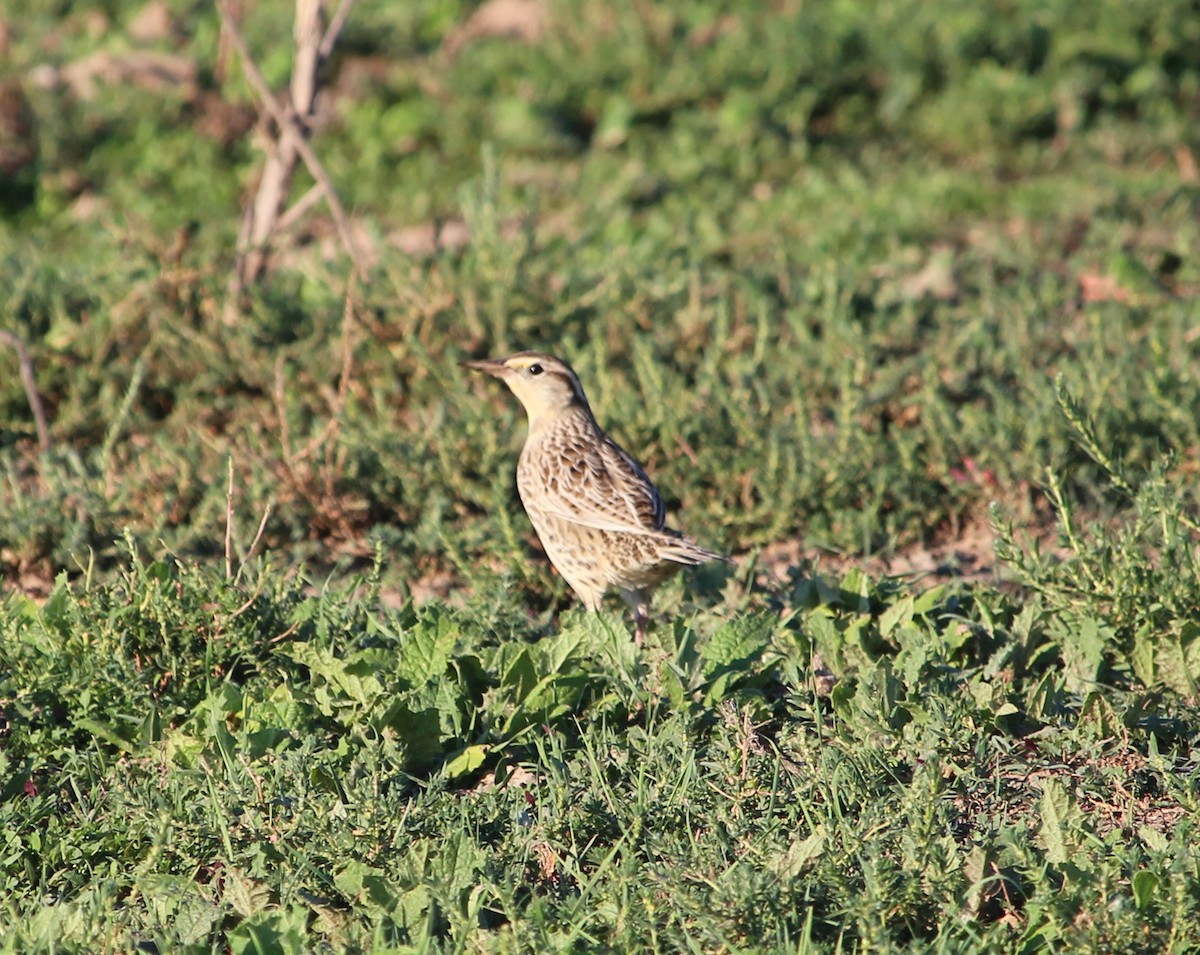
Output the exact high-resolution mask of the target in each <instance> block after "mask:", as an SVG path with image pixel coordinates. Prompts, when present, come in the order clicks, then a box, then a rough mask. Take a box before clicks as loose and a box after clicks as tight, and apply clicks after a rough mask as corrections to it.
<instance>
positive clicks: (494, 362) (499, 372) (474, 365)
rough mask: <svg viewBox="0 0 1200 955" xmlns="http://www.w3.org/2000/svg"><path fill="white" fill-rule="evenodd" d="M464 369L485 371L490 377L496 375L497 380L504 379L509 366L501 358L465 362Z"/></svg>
mask: <svg viewBox="0 0 1200 955" xmlns="http://www.w3.org/2000/svg"><path fill="white" fill-rule="evenodd" d="M462 364H463V367H464V368H471V369H473V370H475V371H485V372H487V373H488V374H489V375H494V376H495V377H497V378H503V377H504V376H505V374H507V372H508V366H507V365H506V364H504V362H503V361H502V360H501V359H499V358H484V359H482V360H481V361H464V362H463V363H462Z"/></svg>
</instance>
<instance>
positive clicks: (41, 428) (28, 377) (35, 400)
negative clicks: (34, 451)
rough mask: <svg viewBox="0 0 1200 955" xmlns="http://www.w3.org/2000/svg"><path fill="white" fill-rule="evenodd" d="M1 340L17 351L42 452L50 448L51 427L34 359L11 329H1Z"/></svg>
mask: <svg viewBox="0 0 1200 955" xmlns="http://www.w3.org/2000/svg"><path fill="white" fill-rule="evenodd" d="M0 342H4V343H5V344H6V345H8V346H10V347H11V348H12V349H13V351H15V352H16V353H17V367H18V368H19V369H20V371H21V385H22V387H23V388H24V389H25V400H26V401H28V402H29V410H30V411H32V412H33V423H34V425H35V426H36V427H37V436H38V448H39V449H40V450H41V452H42V454H45V453H46V452H47V451H49V450H50V429H49V428H48V427H46V410H45V408H43V407H42V398H41V395H39V394H38V390H37V379H36V378H35V377H34V374H33V361H32V359H30V357H29V349H28V348H26V347H25V342H23V341H22V340H21V339H20V338H18V337H17V336H16V335H14V334H13V333H12V332H10V331H6V330H4V329H0Z"/></svg>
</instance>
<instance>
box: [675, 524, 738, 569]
mask: <svg viewBox="0 0 1200 955" xmlns="http://www.w3.org/2000/svg"><path fill="white" fill-rule="evenodd" d="M663 538H664V539H663V542H662V544H663V546H662V549H661V550H660V551H659V555H660V556H661V557H662V558H663V559H664V560H673V561H675V563H677V564H687V565H689V566H695V565H696V564H704V563H707V562H708V561H710V560H719V561H722V562H723V563H726V564H732V563H733V561H732V560H730V559H729V558H728V557H726V556H725V555H724V554H719V553H717V552H716V551H715V550H709V549H708V548H707V547H701V546H700V545H699V544H697V543H696V542H695V541H694V540H692V539H691V538H690V537H684V536H683V535H682V534H680V533H679V532H678V531H672V530H665V531H663Z"/></svg>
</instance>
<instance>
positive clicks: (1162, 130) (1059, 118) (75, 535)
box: [0, 0, 1200, 597]
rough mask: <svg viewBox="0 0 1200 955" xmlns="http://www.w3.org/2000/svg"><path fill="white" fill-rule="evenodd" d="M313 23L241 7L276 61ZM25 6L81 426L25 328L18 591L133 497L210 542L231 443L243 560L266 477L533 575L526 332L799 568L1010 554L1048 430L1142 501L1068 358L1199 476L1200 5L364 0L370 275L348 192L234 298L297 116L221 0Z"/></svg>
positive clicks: (338, 79)
mask: <svg viewBox="0 0 1200 955" xmlns="http://www.w3.org/2000/svg"><path fill="white" fill-rule="evenodd" d="M292 13H293V11H292V9H291V7H290V6H289V5H288V4H286V3H283V2H260V3H242V4H240V5H238V6H236V7H235V8H231V13H230V15H231V17H232V19H233V20H234V21H236V22H237V23H238V24H239V29H240V31H241V33H242V34H243V35H244V37H245V39H246V43H247V45H248V47H249V49H250V51H251V54H252V56H253V57H254V59H255V60H256V62H257V63H258V65H259V67H260V68H261V71H262V73H263V75H264V77H265V79H266V80H267V82H268V83H269V84H270V85H271V86H272V88H274V89H277V90H285V89H286V86H287V82H288V77H289V73H290V71H291V69H292V42H291V24H292ZM0 27H2V32H0V44H2V46H3V54H4V55H3V57H2V59H0V64H2V65H0V77H2V83H3V95H2V96H0V110H2V115H0V127H2V131H0V155H2V156H3V162H4V169H5V178H4V190H3V191H4V195H3V208H4V213H3V216H4V217H3V219H2V220H0V287H2V288H4V290H5V295H4V303H3V306H2V313H0V322H2V323H3V328H5V329H8V330H10V331H11V332H12V333H14V334H15V335H16V336H18V337H19V338H20V339H21V340H22V341H23V342H24V343H25V344H26V345H27V347H28V349H29V351H30V353H31V360H32V364H33V367H34V369H35V371H36V380H37V388H38V391H39V393H40V395H41V399H42V401H43V402H44V404H45V407H46V412H47V416H48V420H49V437H50V448H49V450H48V451H46V452H44V453H42V452H40V451H39V449H38V446H37V443H36V441H35V437H36V432H35V421H34V417H33V415H32V413H31V410H30V404H29V401H28V398H27V395H26V393H25V389H24V388H23V387H22V382H21V379H20V376H19V374H18V371H19V367H18V358H17V353H16V352H15V351H14V350H13V349H11V348H3V349H0V423H2V425H3V430H2V431H0V475H2V476H3V481H0V528H2V530H0V571H2V572H3V576H4V578H5V579H7V580H8V581H9V582H10V583H15V584H17V585H18V586H19V587H21V588H22V589H25V590H28V591H30V592H45V590H46V588H47V586H48V583H49V581H50V580H51V579H52V578H53V576H54V575H55V573H56V572H57V571H58V570H59V569H62V568H66V569H68V570H69V571H71V572H72V573H77V572H79V571H80V568H81V567H84V566H88V565H89V562H91V566H92V569H93V572H101V573H102V572H104V570H105V568H107V567H110V566H112V560H113V558H114V555H115V553H116V550H115V543H114V542H115V541H117V540H118V539H119V538H120V537H121V534H122V529H124V528H128V529H129V530H130V531H131V532H132V534H133V535H134V537H135V539H136V540H137V541H138V542H139V544H140V546H142V547H143V548H144V549H145V550H146V551H147V552H150V553H163V552H167V551H169V552H173V553H177V554H180V555H185V556H187V555H192V556H203V557H209V556H218V555H220V554H221V553H222V552H223V550H224V546H225V530H226V524H227V506H228V505H229V500H228V499H229V498H230V494H229V488H230V483H229V475H230V470H232V488H233V493H232V509H233V522H232V524H233V529H234V534H233V539H234V547H235V549H237V548H240V549H241V551H242V552H243V553H244V552H245V551H246V550H247V549H248V548H249V545H250V541H251V540H252V539H253V537H254V534H255V529H256V528H257V526H258V524H259V522H260V520H261V519H262V517H263V515H264V513H267V509H268V506H269V505H270V511H269V514H268V515H267V520H266V524H265V527H264V531H263V537H262V539H261V541H260V542H259V547H258V549H259V551H262V550H264V549H265V550H269V551H271V552H272V553H275V554H278V555H280V559H281V561H282V562H284V563H286V564H289V565H290V564H293V563H295V562H301V561H303V562H306V563H307V564H308V565H309V566H313V567H316V568H340V569H341V570H338V571H337V572H339V573H340V572H341V571H344V570H346V569H348V568H352V567H357V566H359V565H360V564H361V562H362V561H363V560H364V559H365V558H367V557H368V556H369V555H370V553H371V551H372V547H373V545H374V542H375V541H379V542H382V544H383V545H384V546H385V548H386V551H387V554H388V565H387V577H388V585H389V586H390V587H394V588H398V589H399V590H400V591H401V592H405V591H407V590H408V589H410V588H415V589H416V590H417V591H418V592H419V593H429V592H435V593H446V592H447V591H448V589H450V588H451V587H453V586H455V584H456V583H457V582H460V581H462V580H464V579H468V578H470V579H472V580H476V581H477V582H478V583H479V584H480V585H481V586H482V585H483V584H484V581H485V579H489V575H490V576H491V577H494V578H496V579H500V580H503V581H505V582H507V583H508V584H510V585H515V586H517V587H518V589H519V590H520V591H521V592H523V593H525V594H526V596H527V597H528V596H533V595H535V594H536V593H545V592H547V590H548V588H549V587H550V586H552V585H551V584H550V583H549V578H548V575H547V574H546V573H545V572H544V570H543V569H542V568H540V567H538V566H536V565H533V566H532V569H531V565H530V563H529V561H528V555H529V554H530V553H531V552H532V549H533V548H534V544H533V539H532V536H531V534H530V531H529V528H528V526H527V525H526V523H525V521H524V518H523V517H521V516H520V513H519V505H518V504H517V502H516V498H515V494H514V490H513V482H512V460H513V456H514V452H515V449H516V447H517V446H518V445H519V441H520V432H521V422H520V415H519V412H518V409H516V408H515V407H514V406H513V405H514V403H513V402H511V401H509V400H508V399H507V396H505V395H503V394H500V393H499V390H498V389H494V388H488V387H487V386H486V385H483V384H481V383H477V382H466V381H464V379H463V377H462V375H461V373H460V372H459V370H458V368H457V362H458V360H460V359H461V358H464V357H467V356H477V355H482V354H485V353H489V354H490V353H497V352H505V351H507V350H510V349H517V348H524V347H536V348H545V349H548V350H552V351H555V352H558V353H560V354H562V355H563V356H564V357H566V358H568V359H569V360H571V361H572V362H573V363H575V365H576V366H577V368H578V370H579V372H580V374H581V376H582V378H583V380H584V382H585V385H586V386H587V387H588V389H589V393H590V394H591V397H592V399H593V403H594V404H595V405H596V408H597V411H598V414H599V416H600V417H601V419H602V420H603V421H604V422H605V423H607V424H608V425H609V426H610V429H611V430H612V431H613V432H614V433H615V434H616V435H617V437H618V439H619V440H621V441H622V442H623V443H625V444H626V445H627V446H628V447H629V448H630V450H631V451H632V452H633V453H634V454H635V456H637V457H639V458H640V459H642V460H644V461H645V462H646V463H647V466H648V468H649V470H650V472H651V474H652V475H653V476H654V477H655V479H656V480H657V482H658V483H659V484H660V486H661V487H662V489H663V491H664V492H665V494H666V495H667V496H668V498H669V502H670V505H671V507H672V510H673V511H676V510H677V511H678V512H679V513H678V516H677V518H676V520H677V522H678V523H680V524H681V525H683V526H685V527H686V528H687V529H688V530H689V531H691V532H692V533H694V534H696V535H698V536H699V537H701V538H702V539H704V540H706V541H709V542H711V543H712V544H714V545H717V546H723V547H727V548H730V549H732V550H735V551H737V552H739V553H745V552H747V551H749V550H751V549H753V548H757V547H766V548H767V552H766V558H765V559H767V560H775V561H776V562H777V563H779V564H780V566H784V565H786V564H787V563H788V562H794V560H795V559H796V558H797V557H798V556H799V555H801V554H803V555H807V556H813V555H816V554H825V555H838V554H842V555H851V556H855V557H861V556H864V555H879V556H881V557H883V558H889V559H891V558H894V559H897V560H900V564H899V565H898V566H908V565H920V564H921V559H920V555H921V554H922V553H932V554H934V555H935V556H934V558H933V559H930V560H926V561H925V564H927V565H929V564H932V565H937V564H945V563H946V561H947V560H949V562H950V564H954V563H955V562H956V561H958V562H959V563H962V562H963V561H965V562H966V564H968V565H977V564H979V563H980V562H981V561H982V562H984V563H986V561H987V557H988V552H989V551H990V540H991V535H990V532H989V531H987V530H986V527H987V520H986V516H985V513H984V506H985V505H986V504H987V503H988V502H989V501H991V500H999V501H1001V502H1003V504H1004V506H1005V508H1006V509H1007V512H1008V513H1009V514H1011V515H1012V516H1013V518H1014V519H1015V520H1016V521H1017V523H1018V524H1021V525H1027V526H1030V527H1031V528H1033V529H1034V530H1035V533H1036V532H1038V529H1039V528H1040V527H1042V525H1044V523H1045V516H1046V513H1047V509H1046V507H1045V505H1044V503H1043V500H1042V495H1041V494H1040V492H1039V490H1038V485H1039V484H1040V483H1041V482H1042V481H1043V480H1044V472H1043V469H1044V468H1045V467H1046V466H1048V465H1052V466H1053V467H1054V468H1056V469H1058V470H1060V471H1061V472H1062V473H1063V474H1064V476H1065V480H1066V481H1067V482H1068V486H1069V489H1070V491H1071V493H1072V494H1073V495H1075V496H1077V497H1078V499H1079V500H1080V501H1081V502H1082V503H1083V504H1084V505H1085V506H1086V507H1087V508H1088V509H1089V513H1095V514H1097V515H1100V516H1101V517H1104V516H1105V515H1108V514H1110V513H1111V511H1112V509H1113V507H1114V506H1117V505H1119V504H1120V501H1119V500H1117V499H1115V498H1114V497H1113V495H1111V494H1110V493H1108V492H1106V491H1105V490H1104V488H1103V486H1102V483H1101V482H1100V481H1099V480H1098V477H1097V471H1096V469H1095V467H1094V466H1093V465H1092V464H1091V462H1090V459H1089V458H1088V456H1087V455H1086V454H1084V453H1083V452H1082V451H1080V450H1079V449H1078V448H1077V447H1076V446H1075V445H1074V444H1072V442H1071V441H1070V438H1069V429H1068V428H1067V426H1066V425H1065V423H1064V422H1063V420H1062V416H1061V415H1060V414H1059V411H1058V408H1057V405H1056V403H1055V399H1054V391H1053V384H1052V383H1053V378H1054V376H1055V375H1056V374H1060V373H1061V374H1063V375H1065V376H1066V379H1067V381H1068V383H1069V384H1070V386H1071V388H1072V391H1073V393H1075V394H1077V395H1078V396H1079V398H1080V400H1081V402H1082V403H1083V405H1084V406H1085V410H1086V412H1087V413H1088V414H1089V415H1090V416H1091V418H1092V419H1093V421H1094V425H1095V427H1096V430H1097V434H1098V436H1099V440H1100V441H1101V443H1105V444H1109V445H1111V444H1114V443H1119V444H1120V447H1121V455H1122V460H1123V461H1125V462H1126V463H1127V464H1128V465H1130V466H1135V467H1148V466H1149V465H1150V464H1151V463H1152V462H1154V461H1156V460H1158V459H1159V458H1160V457H1161V456H1162V455H1164V453H1169V454H1171V455H1173V457H1172V467H1173V468H1174V469H1176V473H1177V474H1178V475H1179V476H1180V478H1181V480H1180V481H1179V486H1180V487H1181V488H1185V489H1188V490H1187V491H1186V493H1188V494H1191V493H1192V492H1191V490H1190V489H1191V488H1194V486H1195V482H1194V480H1193V481H1188V480H1185V479H1184V478H1186V477H1188V476H1194V474H1195V470H1196V467H1197V463H1198V462H1197V447H1198V442H1197V424H1196V422H1197V421H1198V420H1200V387H1198V386H1197V381H1196V373H1195V369H1196V367H1197V362H1196V359H1197V352H1198V351H1200V333H1198V332H1197V328H1198V327H1200V326H1198V325H1197V318H1196V309H1195V305H1194V302H1195V294H1196V291H1197V289H1198V288H1200V265H1198V263H1197V259H1196V253H1195V250H1196V247H1197V233H1198V225H1197V224H1198V222H1200V218H1198V216H1197V200H1198V196H1200V177H1198V172H1197V161H1196V155H1197V133H1196V130H1197V118H1198V115H1197V114H1198V112H1200V17H1198V16H1197V14H1196V10H1195V6H1194V4H1193V3H1190V2H1184V0H1164V2H1160V3H1154V4H1130V3H1123V2H1116V0H1114V2H1103V3H1097V4H1088V5H1080V4H1077V3H1073V2H1069V0H1058V2H1051V3H1044V2H1038V3H1032V2H1030V3H1025V2H991V3H982V4H981V3H974V2H970V3H969V2H958V0H945V2H941V3H937V4H928V3H924V2H917V0H904V2H898V3H894V4H889V5H887V6H886V7H881V8H876V7H874V6H872V5H864V4H859V3H854V2H840V0H825V2H820V3H799V2H786V0H785V2H777V3H771V4H762V3H758V2H749V0H746V2H737V0H732V2H727V3H707V2H695V3H687V4H678V5H668V4H660V5H655V4H647V3H641V2H633V0H629V2H624V0H613V2H589V3H584V4H573V3H565V2H563V3H559V2H555V0H493V2H490V3H486V4H482V5H477V4H470V3H462V2H455V0H423V2H413V3H405V4H402V5H396V4H391V3H386V2H382V0H361V2H358V3H355V4H354V5H353V7H352V8H351V11H350V17H349V19H348V20H347V22H346V24H345V27H344V29H343V30H342V32H341V35H340V36H339V38H338V41H337V43H336V46H335V48H334V49H333V52H332V55H331V56H330V58H329V59H328V61H327V62H326V63H325V65H324V66H323V67H322V69H321V71H320V73H319V82H320V91H319V94H318V97H317V100H316V106H315V110H314V116H313V120H312V133H311V142H312V145H313V148H314V150H315V152H316V153H317V155H318V156H319V157H320V161H321V163H322V164H323V166H324V168H325V170H326V171H327V173H328V175H329V177H330V180H331V181H332V183H333V185H334V187H335V189H336V192H337V194H338V196H339V197H340V199H341V202H342V205H343V206H344V207H345V209H346V210H347V216H348V218H349V220H350V223H351V227H352V231H353V235H354V237H355V244H356V246H357V247H358V248H359V249H360V250H361V253H362V262H363V274H362V275H361V276H359V278H358V281H357V282H356V283H354V286H353V289H352V288H351V283H350V279H349V276H350V271H351V266H350V261H349V259H348V258H347V257H346V255H345V254H344V251H343V248H342V246H341V245H340V244H339V241H338V238H337V235H336V233H335V229H334V227H333V223H332V221H331V219H330V217H329V215H328V212H327V207H325V206H324V205H323V204H322V203H321V202H319V201H318V202H317V203H316V204H315V205H313V206H311V207H310V208H309V209H308V211H307V212H305V213H304V214H301V215H299V216H297V217H296V218H295V219H294V220H293V221H292V222H291V223H290V225H289V227H288V228H287V229H286V230H285V231H282V232H281V233H280V234H279V235H278V236H277V238H276V240H275V242H274V243H273V246H272V248H271V250H270V256H269V264H268V269H267V272H266V274H265V276H264V278H263V280H262V281H261V282H259V283H256V284H254V285H253V286H252V287H251V288H249V289H248V291H247V294H246V295H245V296H244V297H243V298H240V299H238V300H237V301H235V302H234V303H233V306H234V307H233V308H232V309H230V308H229V306H230V298H229V286H230V275H231V274H232V270H233V268H234V265H235V260H236V244H237V236H238V230H239V223H240V222H241V217H242V214H243V208H244V207H245V205H246V204H247V203H249V202H250V201H251V199H252V197H253V195H254V189H255V185H256V181H257V177H258V176H259V174H260V170H261V167H262V160H263V152H262V147H263V146H264V144H266V143H267V142H268V137H267V136H266V134H265V131H266V129H267V128H268V124H265V121H264V120H263V119H262V118H261V117H260V110H259V106H258V104H257V102H256V99H255V95H254V92H253V89H252V87H251V86H250V85H249V84H248V83H247V82H246V78H245V72H244V70H243V69H242V64H241V61H240V59H239V57H238V55H237V53H236V51H235V49H234V47H233V46H232V45H231V44H230V42H229V36H228V34H227V33H223V32H222V30H221V27H220V19H219V17H218V15H217V12H216V10H215V9H214V8H213V7H211V6H209V5H207V4H202V3H193V2H183V0H152V2H150V3H147V4H146V5H144V6H137V5H129V4H115V3H103V2H95V3H89V2H65V0H64V2H56V3H50V2H41V3H36V4H33V5H29V6H27V7H26V8H22V10H21V11H20V12H19V13H18V12H17V11H16V10H15V9H9V10H8V11H6V12H5V14H4V15H3V18H2V23H0ZM311 185H312V180H311V179H310V178H309V177H308V174H307V172H306V171H305V170H304V168H303V167H301V168H300V169H299V171H298V173H297V175H296V177H295V180H294V182H293V183H292V189H291V199H292V200H296V199H298V198H299V197H300V196H302V195H303V194H304V193H305V192H306V191H307V190H308V189H309V188H310V186H311ZM348 294H349V295H350V300H351V303H350V308H348V309H347V308H346V307H345V305H346V300H347V295H348ZM981 528H982V529H983V530H981ZM956 541H959V542H963V543H962V546H961V547H960V548H959V557H955V556H954V547H953V545H954V543H955V542H956ZM905 555H909V557H910V558H911V559H909V560H907V562H906V561H905V560H904V558H905ZM938 555H941V556H938ZM946 555H949V556H946ZM968 569H969V568H968Z"/></svg>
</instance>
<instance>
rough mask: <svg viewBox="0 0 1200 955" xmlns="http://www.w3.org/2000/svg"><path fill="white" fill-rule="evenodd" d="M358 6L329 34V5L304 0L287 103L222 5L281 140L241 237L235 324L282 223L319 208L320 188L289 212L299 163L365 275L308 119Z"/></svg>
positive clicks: (340, 13) (342, 9) (340, 15)
mask: <svg viewBox="0 0 1200 955" xmlns="http://www.w3.org/2000/svg"><path fill="white" fill-rule="evenodd" d="M351 2H352V0H342V3H341V4H340V6H339V7H338V9H337V12H336V13H335V14H334V17H333V20H332V22H331V23H330V25H329V27H328V28H327V29H326V30H325V31H324V32H323V33H322V31H321V29H320V21H321V0H297V2H296V23H295V30H294V34H295V42H296V55H295V60H294V64H293V67H292V80H291V88H290V95H289V96H288V97H287V98H285V101H284V102H283V103H280V102H279V100H277V99H276V97H275V95H274V93H273V92H272V91H271V88H270V87H269V86H268V85H267V82H266V80H265V79H264V78H263V75H262V73H261V72H260V71H259V69H258V66H257V65H256V64H255V62H254V59H253V57H252V56H251V55H250V48H249V46H248V45H247V43H246V39H245V37H244V36H243V35H242V33H241V30H240V29H239V28H238V26H237V22H236V19H235V17H234V15H233V13H232V11H231V10H230V9H229V7H228V4H227V0H217V12H218V13H219V14H220V17H221V25H222V28H223V30H224V32H225V36H227V37H228V38H229V41H230V43H231V44H232V45H233V47H234V48H235V49H236V50H237V52H238V56H239V57H240V58H241V61H242V71H243V73H244V74H245V77H246V80H247V82H248V83H249V84H250V86H251V87H252V88H253V89H254V92H255V94H256V95H257V96H258V98H259V100H260V101H261V104H262V108H263V109H264V110H265V111H266V115H268V116H269V117H270V119H271V121H272V122H273V124H274V127H275V130H276V133H275V137H274V138H273V140H272V142H271V145H270V146H269V147H268V152H267V161H266V164H265V166H264V168H263V174H262V178H261V180H260V181H259V185H258V192H257V193H256V195H255V198H254V201H253V203H252V204H251V205H249V206H247V208H246V212H245V215H244V216H243V219H242V226H241V231H240V234H239V236H238V253H239V255H238V264H237V269H236V271H235V274H234V277H233V280H232V284H231V288H230V296H229V302H228V303H227V312H226V318H227V321H228V320H231V311H232V310H233V309H235V308H236V303H237V301H238V299H239V298H240V297H241V294H242V291H243V290H244V289H245V287H246V286H247V285H248V284H249V283H251V282H254V281H256V280H257V279H258V278H259V277H260V276H261V275H262V272H263V270H264V268H265V267H266V258H267V248H268V247H269V245H270V242H271V239H272V237H274V236H276V235H278V234H279V232H280V231H281V225H282V226H291V225H292V224H294V222H295V221H296V220H297V219H298V218H299V216H300V215H302V214H303V212H305V211H307V209H308V208H309V207H310V205H311V204H312V201H313V195H312V193H313V190H310V191H309V193H306V194H305V195H304V196H302V197H301V199H300V200H299V202H298V203H297V205H296V206H295V207H293V208H292V209H291V210H289V211H287V212H284V204H285V203H286V201H287V197H288V190H289V187H290V185H291V181H292V175H293V173H294V172H295V168H296V163H297V159H299V160H301V161H303V163H304V165H305V167H306V168H307V169H308V171H309V174H310V175H311V176H312V177H313V179H314V180H315V182H316V186H315V187H314V189H315V190H317V191H318V192H319V194H320V195H321V196H322V197H323V198H324V199H325V203H326V205H327V206H328V207H329V213H330V216H331V217H332V218H333V222H334V226H335V227H336V229H337V233H338V237H339V239H340V240H341V243H342V247H343V248H344V250H345V252H346V254H347V255H348V256H349V257H350V259H351V261H352V262H353V263H354V268H355V270H356V271H361V270H362V260H361V254H360V252H359V250H358V248H357V246H356V244H355V242H354V237H353V234H352V232H351V230H350V223H349V219H348V218H347V216H346V212H345V209H344V208H343V206H342V203H341V200H340V199H339V198H338V195H337V191H336V190H335V189H334V186H333V182H332V181H331V180H330V178H329V176H328V174H327V173H326V172H325V169H324V167H323V166H322V165H321V161H320V160H319V159H318V158H317V154H316V153H315V152H314V151H313V149H312V146H311V145H310V144H309V142H308V132H309V130H308V121H309V119H310V118H311V116H312V112H313V104H314V101H315V100H316V94H317V71H318V70H319V69H320V66H321V63H322V62H323V61H324V60H325V59H326V58H327V57H328V56H329V54H330V53H331V52H332V50H333V46H334V44H335V42H336V40H337V36H338V33H339V32H340V31H341V29H342V26H343V25H344V24H345V22H346V19H347V17H348V16H349V12H350V6H351Z"/></svg>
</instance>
